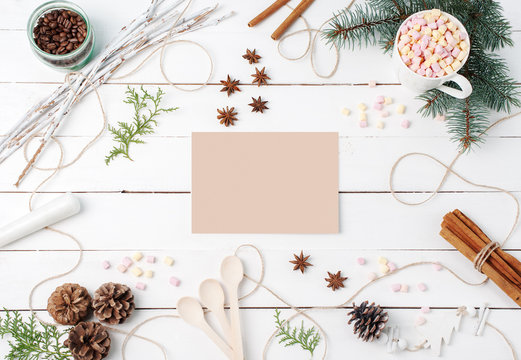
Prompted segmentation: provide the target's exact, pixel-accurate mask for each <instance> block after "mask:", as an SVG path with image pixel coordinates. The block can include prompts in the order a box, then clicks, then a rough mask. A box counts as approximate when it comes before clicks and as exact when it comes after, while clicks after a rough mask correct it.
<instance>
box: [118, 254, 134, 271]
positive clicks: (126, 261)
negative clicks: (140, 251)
mask: <svg viewBox="0 0 521 360" xmlns="http://www.w3.org/2000/svg"><path fill="white" fill-rule="evenodd" d="M121 263H122V264H123V265H125V266H126V267H127V268H129V267H131V266H132V264H134V262H133V261H132V259H131V258H129V257H128V256H125V257H124V258H123V260H122V261H121Z"/></svg>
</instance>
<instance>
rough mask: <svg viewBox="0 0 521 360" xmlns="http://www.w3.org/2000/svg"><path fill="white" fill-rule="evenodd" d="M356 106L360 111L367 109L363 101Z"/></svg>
mask: <svg viewBox="0 0 521 360" xmlns="http://www.w3.org/2000/svg"><path fill="white" fill-rule="evenodd" d="M356 107H357V108H358V110H360V111H365V110H366V109H367V106H365V104H364V103H360V104H358V105H357V106H356Z"/></svg>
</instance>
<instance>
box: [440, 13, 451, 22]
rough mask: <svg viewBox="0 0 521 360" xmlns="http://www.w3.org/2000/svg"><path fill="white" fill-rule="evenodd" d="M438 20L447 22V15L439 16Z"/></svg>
mask: <svg viewBox="0 0 521 360" xmlns="http://www.w3.org/2000/svg"><path fill="white" fill-rule="evenodd" d="M440 19H441V20H443V21H445V22H447V21H448V20H449V18H448V17H447V15H443V14H442V15H441V16H440Z"/></svg>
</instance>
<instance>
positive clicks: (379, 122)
mask: <svg viewBox="0 0 521 360" xmlns="http://www.w3.org/2000/svg"><path fill="white" fill-rule="evenodd" d="M384 127H385V123H384V122H383V121H377V122H376V128H377V129H383V128H384Z"/></svg>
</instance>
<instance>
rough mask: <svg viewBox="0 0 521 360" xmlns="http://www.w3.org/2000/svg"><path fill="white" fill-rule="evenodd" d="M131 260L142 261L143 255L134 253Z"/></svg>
mask: <svg viewBox="0 0 521 360" xmlns="http://www.w3.org/2000/svg"><path fill="white" fill-rule="evenodd" d="M132 259H134V260H135V261H141V259H143V253H140V252H137V253H134V255H132Z"/></svg>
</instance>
